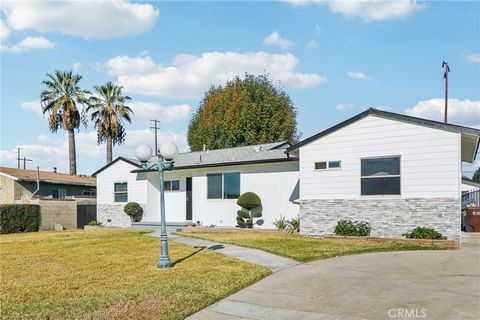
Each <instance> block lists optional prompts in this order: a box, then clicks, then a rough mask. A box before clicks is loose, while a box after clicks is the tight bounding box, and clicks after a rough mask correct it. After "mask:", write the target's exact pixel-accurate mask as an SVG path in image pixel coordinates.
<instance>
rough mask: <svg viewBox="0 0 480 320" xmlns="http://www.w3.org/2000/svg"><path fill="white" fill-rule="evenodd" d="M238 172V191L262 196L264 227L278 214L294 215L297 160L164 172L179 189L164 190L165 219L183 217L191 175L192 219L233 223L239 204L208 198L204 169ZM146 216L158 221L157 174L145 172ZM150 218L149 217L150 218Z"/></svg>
mask: <svg viewBox="0 0 480 320" xmlns="http://www.w3.org/2000/svg"><path fill="white" fill-rule="evenodd" d="M224 172H240V192H241V193H243V192H247V191H251V192H255V193H256V194H258V195H259V196H260V198H261V200H262V204H263V217H262V219H264V221H265V223H264V225H263V226H262V227H263V228H273V225H272V222H273V220H274V219H276V218H279V217H280V215H283V216H286V217H287V218H291V217H296V216H297V215H298V212H299V205H298V204H296V203H294V202H293V200H297V198H298V187H299V186H298V183H299V182H298V179H299V172H298V162H288V163H270V164H258V165H242V166H228V167H216V168H202V169H195V170H178V171H172V172H167V173H166V175H165V178H166V179H167V180H168V179H180V191H170V192H166V193H165V212H166V220H167V222H182V221H185V217H186V191H185V188H186V177H192V193H193V204H192V205H193V206H192V207H193V219H192V221H193V222H197V221H200V222H201V223H202V225H205V226H209V225H212V224H213V225H216V226H230V227H232V226H235V223H236V220H235V219H236V212H237V210H239V209H240V208H239V206H238V205H237V204H236V201H237V200H236V199H225V200H222V199H215V200H213V199H207V177H206V174H207V173H224ZM148 181H149V184H148V200H149V201H148V207H147V208H148V209H147V211H148V212H149V215H148V217H149V220H148V221H159V220H160V217H159V192H158V184H159V183H158V174H157V173H150V174H148ZM151 218H153V219H152V220H150V219H151Z"/></svg>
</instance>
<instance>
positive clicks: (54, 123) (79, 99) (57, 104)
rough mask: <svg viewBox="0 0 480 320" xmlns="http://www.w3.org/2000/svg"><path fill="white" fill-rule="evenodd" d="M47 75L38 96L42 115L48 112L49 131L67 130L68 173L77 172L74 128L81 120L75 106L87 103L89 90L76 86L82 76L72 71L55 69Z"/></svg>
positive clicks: (77, 126)
mask: <svg viewBox="0 0 480 320" xmlns="http://www.w3.org/2000/svg"><path fill="white" fill-rule="evenodd" d="M47 77H48V79H47V80H45V81H43V84H44V85H45V86H46V87H47V89H46V90H44V91H42V94H41V96H40V98H41V106H42V111H43V114H44V115H45V113H47V112H48V113H49V116H48V124H49V129H50V131H51V132H54V133H56V132H57V131H58V129H59V128H60V127H61V128H62V129H64V130H66V131H67V133H68V155H69V162H70V174H77V160H76V158H77V155H76V150H75V132H74V130H75V129H78V128H79V127H80V123H81V120H82V119H81V115H80V112H79V110H78V108H77V106H78V105H79V104H81V105H86V104H88V95H89V94H90V92H88V91H86V90H82V89H81V88H80V87H79V86H78V82H79V81H80V80H82V76H81V75H78V74H73V72H72V71H60V70H55V72H54V73H53V74H51V73H47Z"/></svg>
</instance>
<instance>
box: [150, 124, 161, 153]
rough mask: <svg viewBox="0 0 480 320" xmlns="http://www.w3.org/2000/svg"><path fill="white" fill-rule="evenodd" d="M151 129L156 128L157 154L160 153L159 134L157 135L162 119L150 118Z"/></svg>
mask: <svg viewBox="0 0 480 320" xmlns="http://www.w3.org/2000/svg"><path fill="white" fill-rule="evenodd" d="M151 129H154V130H155V155H157V154H158V141H157V140H158V135H157V132H158V129H160V121H158V120H157V119H152V120H150V130H151Z"/></svg>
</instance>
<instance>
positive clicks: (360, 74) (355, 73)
mask: <svg viewBox="0 0 480 320" xmlns="http://www.w3.org/2000/svg"><path fill="white" fill-rule="evenodd" d="M346 74H347V76H348V77H349V78H350V79H354V80H368V79H369V77H368V76H367V75H366V74H364V73H363V72H359V71H347V72H346Z"/></svg>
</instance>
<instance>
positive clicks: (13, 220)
mask: <svg viewBox="0 0 480 320" xmlns="http://www.w3.org/2000/svg"><path fill="white" fill-rule="evenodd" d="M40 221H41V216H40V206H39V205H36V204H2V205H0V233H15V232H32V231H38V229H39V228H40Z"/></svg>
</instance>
